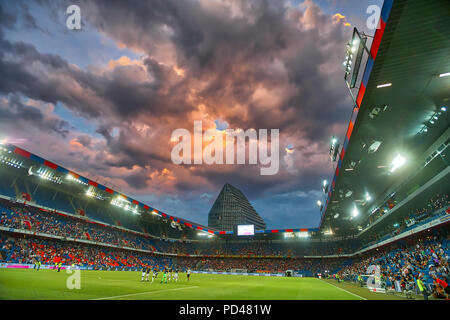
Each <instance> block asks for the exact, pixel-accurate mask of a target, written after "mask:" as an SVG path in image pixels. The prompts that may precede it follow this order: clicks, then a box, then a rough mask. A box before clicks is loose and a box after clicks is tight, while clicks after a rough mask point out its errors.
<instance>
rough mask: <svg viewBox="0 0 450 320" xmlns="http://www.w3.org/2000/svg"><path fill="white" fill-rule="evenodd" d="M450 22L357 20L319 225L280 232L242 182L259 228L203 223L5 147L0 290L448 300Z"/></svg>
mask: <svg viewBox="0 0 450 320" xmlns="http://www.w3.org/2000/svg"><path fill="white" fill-rule="evenodd" d="M449 16H450V5H449V2H448V1H445V0H443V1H432V2H430V1H406V0H385V1H384V3H383V6H382V9H381V12H380V22H379V23H380V28H378V29H376V31H375V33H374V34H373V35H366V34H365V33H362V32H359V31H358V29H357V28H355V29H354V32H353V36H352V38H351V39H349V42H348V45H347V56H346V61H345V62H344V70H345V81H346V83H347V88H348V94H349V95H350V96H351V97H352V100H353V102H354V106H353V109H352V112H351V117H350V121H349V122H348V126H347V130H346V134H345V136H344V137H333V139H330V140H331V141H330V147H329V150H323V153H325V154H327V157H329V159H330V162H331V163H332V165H333V172H334V173H333V176H331V177H329V178H328V180H329V181H328V180H324V181H323V182H322V181H320V182H318V184H320V188H321V189H322V196H323V198H321V199H318V201H317V207H318V208H317V210H318V211H319V212H318V214H320V223H319V225H318V226H317V227H315V228H304V227H302V226H299V225H292V226H290V227H288V228H285V229H269V228H268V227H266V224H265V223H263V221H262V219H261V218H260V217H259V216H258V215H257V214H256V213H255V214H254V213H253V212H255V210H254V209H253V207H252V206H251V205H250V203H249V201H248V200H247V199H246V197H245V195H244V194H243V193H242V192H241V191H240V190H238V189H237V188H235V187H234V186H232V185H229V184H225V185H224V187H223V190H222V193H223V197H224V198H226V197H229V198H230V199H231V198H233V197H235V198H233V199H235V200H227V201H235V202H236V203H237V204H236V206H235V207H232V208H234V209H233V210H234V211H236V210H237V209H236V208H238V207H239V206H240V207H239V208H242V211H243V212H245V214H247V215H248V216H250V218H249V219H250V220H246V221H250V222H247V223H245V221H244V220H243V221H244V222H240V223H238V224H239V225H237V226H235V228H234V227H232V226H231V224H230V225H225V224H220V223H218V222H217V223H215V224H213V223H208V225H204V224H200V223H197V222H195V221H191V220H188V219H186V218H184V217H183V216H178V214H177V213H176V212H163V211H161V210H159V209H158V208H154V207H152V203H147V202H146V201H140V200H137V199H134V198H131V197H130V196H128V195H126V194H124V193H122V192H121V191H119V190H116V188H115V187H114V186H113V185H110V184H108V183H100V182H99V181H98V180H95V179H93V178H89V177H88V176H87V174H81V173H77V172H75V171H72V170H70V169H67V168H66V165H65V164H64V163H56V161H55V160H54V158H55V155H52V154H39V153H35V152H32V151H31V150H28V149H27V148H25V147H23V146H22V145H20V143H14V142H10V141H8V139H6V140H4V141H1V144H0V160H1V162H0V177H1V179H0V214H1V216H0V299H2V300H35V299H36V300H424V299H425V300H448V298H449V295H450V292H449V287H448V282H449V280H450V273H449V270H450V269H449V265H448V256H449V253H450V233H449V231H450V224H449V222H450V198H449V193H450V183H449V181H450V167H449V165H450V149H448V146H449V143H450V126H449V124H450V118H449V111H448V107H449V101H450V100H449V99H450V90H449V88H450V41H449V38H448V37H449V36H448V34H449V33H448V32H447V31H445V30H450V19H448V17H449ZM343 45H344V46H345V45H346V44H343ZM342 54H343V56H345V52H343V53H342ZM1 68H2V67H1V66H0V70H2V69H1ZM2 73H3V72H2ZM342 75H343V77H344V71H343V72H342ZM67 166H70V165H67ZM86 172H88V173H89V174H92V175H95V174H96V169H95V168H88V170H86ZM218 191H219V190H217V193H218ZM222 193H221V194H222ZM220 199H222V198H221V197H218V200H217V201H219V200H220ZM221 201H222V202H223V203H227V201H225V200H221ZM220 208H222V206H221V205H219V204H217V205H215V206H213V208H212V209H211V213H210V219H213V218H215V219H216V218H217V216H218V215H220V210H221V209H220ZM233 210H231V211H233ZM252 217H253V218H252ZM255 217H256V218H255ZM251 219H253V220H251ZM269 227H270V225H269Z"/></svg>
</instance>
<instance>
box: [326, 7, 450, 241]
mask: <svg viewBox="0 0 450 320" xmlns="http://www.w3.org/2000/svg"><path fill="white" fill-rule="evenodd" d="M449 17H450V1H447V0H440V1H405V0H395V1H392V0H386V1H385V3H384V6H383V9H382V13H381V21H380V28H379V29H378V30H377V31H376V33H375V36H374V39H373V42H372V46H371V49H370V56H369V58H368V61H367V64H366V67H365V70H364V74H363V77H362V81H361V85H360V88H359V92H358V95H357V98H356V105H355V107H354V109H353V114H352V118H351V121H350V124H349V127H348V131H347V133H346V137H345V142H344V145H343V148H342V151H341V154H340V158H339V161H338V164H337V167H336V171H335V176H334V179H333V182H332V185H331V191H330V192H329V193H328V199H327V202H326V203H325V206H324V209H323V214H322V220H321V224H320V228H321V229H324V228H329V227H338V228H340V229H341V230H346V231H347V232H352V233H354V231H355V230H354V229H356V226H357V222H356V221H351V218H350V217H351V215H352V213H351V211H352V210H354V206H355V205H356V206H358V207H359V210H360V211H363V215H364V214H365V215H367V214H368V213H369V210H371V209H372V207H371V206H370V205H366V206H365V207H361V206H360V205H359V204H358V203H362V202H364V201H361V199H364V198H365V197H366V196H367V195H369V196H368V197H369V199H371V203H373V204H376V203H377V202H378V203H379V202H381V201H382V200H383V198H384V197H385V195H386V194H388V193H389V192H390V190H392V189H393V188H394V187H395V186H396V185H398V184H399V183H400V182H401V181H403V180H404V179H406V178H407V177H408V176H409V175H411V174H412V173H413V172H414V170H415V169H417V167H418V166H419V165H420V162H421V161H424V160H425V158H426V156H427V154H426V151H427V150H428V149H429V148H430V146H432V145H433V143H435V142H436V140H437V139H439V138H440V137H442V136H443V135H444V134H445V133H446V130H447V129H448V127H449V112H445V109H448V107H449V100H450V90H449V88H450V77H448V76H444V74H445V73H449V72H450V33H449V32H448V31H449V30H450V19H449ZM380 86H381V87H380ZM374 108H379V110H377V111H378V114H376V112H375V113H374V112H373V111H374ZM383 110H384V111H383ZM434 116H436V117H437V118H438V119H433V117H434ZM447 133H448V132H447ZM374 142H381V145H380V146H379V147H378V150H376V152H373V153H369V152H368V148H369V147H370V146H371V145H372V144H373V143H374ZM398 155H401V156H402V157H403V158H404V159H405V160H406V165H405V166H404V168H402V169H401V170H397V171H396V172H394V173H390V170H391V167H390V165H391V163H392V161H393V159H394V158H395V157H397V156H398ZM342 194H343V195H344V196H343V197H342V196H341V195H342ZM346 194H347V196H348V197H346ZM338 214H339V215H338ZM351 230H353V231H351Z"/></svg>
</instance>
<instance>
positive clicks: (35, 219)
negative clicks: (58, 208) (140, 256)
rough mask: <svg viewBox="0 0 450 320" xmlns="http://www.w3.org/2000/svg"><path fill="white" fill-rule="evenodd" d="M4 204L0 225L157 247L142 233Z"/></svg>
mask: <svg viewBox="0 0 450 320" xmlns="http://www.w3.org/2000/svg"><path fill="white" fill-rule="evenodd" d="M1 205H2V210H1V216H0V226H4V227H8V228H15V229H23V230H29V231H32V232H37V233H44V234H48V235H54V236H60V237H70V238H73V239H81V240H90V241H94V242H101V243H107V244H111V245H115V246H119V247H130V248H133V249H142V250H150V251H153V250H155V247H154V246H153V245H154V243H153V242H152V240H151V239H150V238H147V237H145V236H143V235H139V234H135V233H132V232H126V231H125V230H119V229H114V228H112V227H108V226H103V225H100V224H96V223H93V222H89V221H87V220H85V219H83V218H81V217H80V218H75V217H70V216H67V215H63V214H60V213H57V212H49V211H44V210H40V209H38V208H36V207H31V206H24V205H22V204H14V203H11V202H5V201H3V202H2V203H1Z"/></svg>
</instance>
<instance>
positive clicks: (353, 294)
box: [320, 279, 367, 300]
mask: <svg viewBox="0 0 450 320" xmlns="http://www.w3.org/2000/svg"><path fill="white" fill-rule="evenodd" d="M320 280H321V281H323V282H325V283H328V284H329V285H330V286H333V287H335V288H338V289H339V290H342V291H345V292H347V293H350V294H351V295H352V296H355V297H358V298H360V299H363V300H367V299H366V298H364V297H361V296H358V295H357V294H355V293H353V292H350V291H347V290H345V289H342V288H339V287H337V286H335V285H334V284H331V283H329V282H327V281H325V280H322V279H320Z"/></svg>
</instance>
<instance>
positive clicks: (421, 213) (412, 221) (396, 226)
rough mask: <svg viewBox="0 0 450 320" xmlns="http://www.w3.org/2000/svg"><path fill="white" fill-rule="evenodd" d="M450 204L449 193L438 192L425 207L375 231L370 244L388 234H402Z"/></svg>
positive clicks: (412, 211) (414, 210)
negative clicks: (380, 230) (379, 230)
mask: <svg viewBox="0 0 450 320" xmlns="http://www.w3.org/2000/svg"><path fill="white" fill-rule="evenodd" d="M449 205H450V199H449V196H448V194H438V195H436V196H433V197H431V198H430V199H429V200H428V201H427V202H426V204H425V205H424V206H423V207H421V208H416V209H413V210H411V211H410V213H409V214H408V215H407V216H406V217H404V218H403V219H400V220H398V222H396V223H393V224H389V225H386V226H384V227H383V230H382V232H377V233H373V234H372V235H371V236H370V238H369V242H368V244H371V243H375V242H377V241H379V240H380V239H381V238H383V237H386V236H396V235H398V234H401V233H402V232H404V231H405V230H406V229H408V228H412V227H414V226H415V225H417V224H419V223H421V222H423V221H424V220H426V219H427V218H430V217H432V216H433V214H436V213H439V210H440V209H445V208H447V207H448V206H449ZM448 210H450V209H447V211H448ZM386 212H387V211H386ZM386 212H385V213H386ZM447 213H448V212H447ZM381 216H382V214H381V215H380V214H379V216H377V217H376V219H372V220H373V221H376V220H377V219H378V218H380V217H381ZM371 218H372V217H371Z"/></svg>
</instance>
